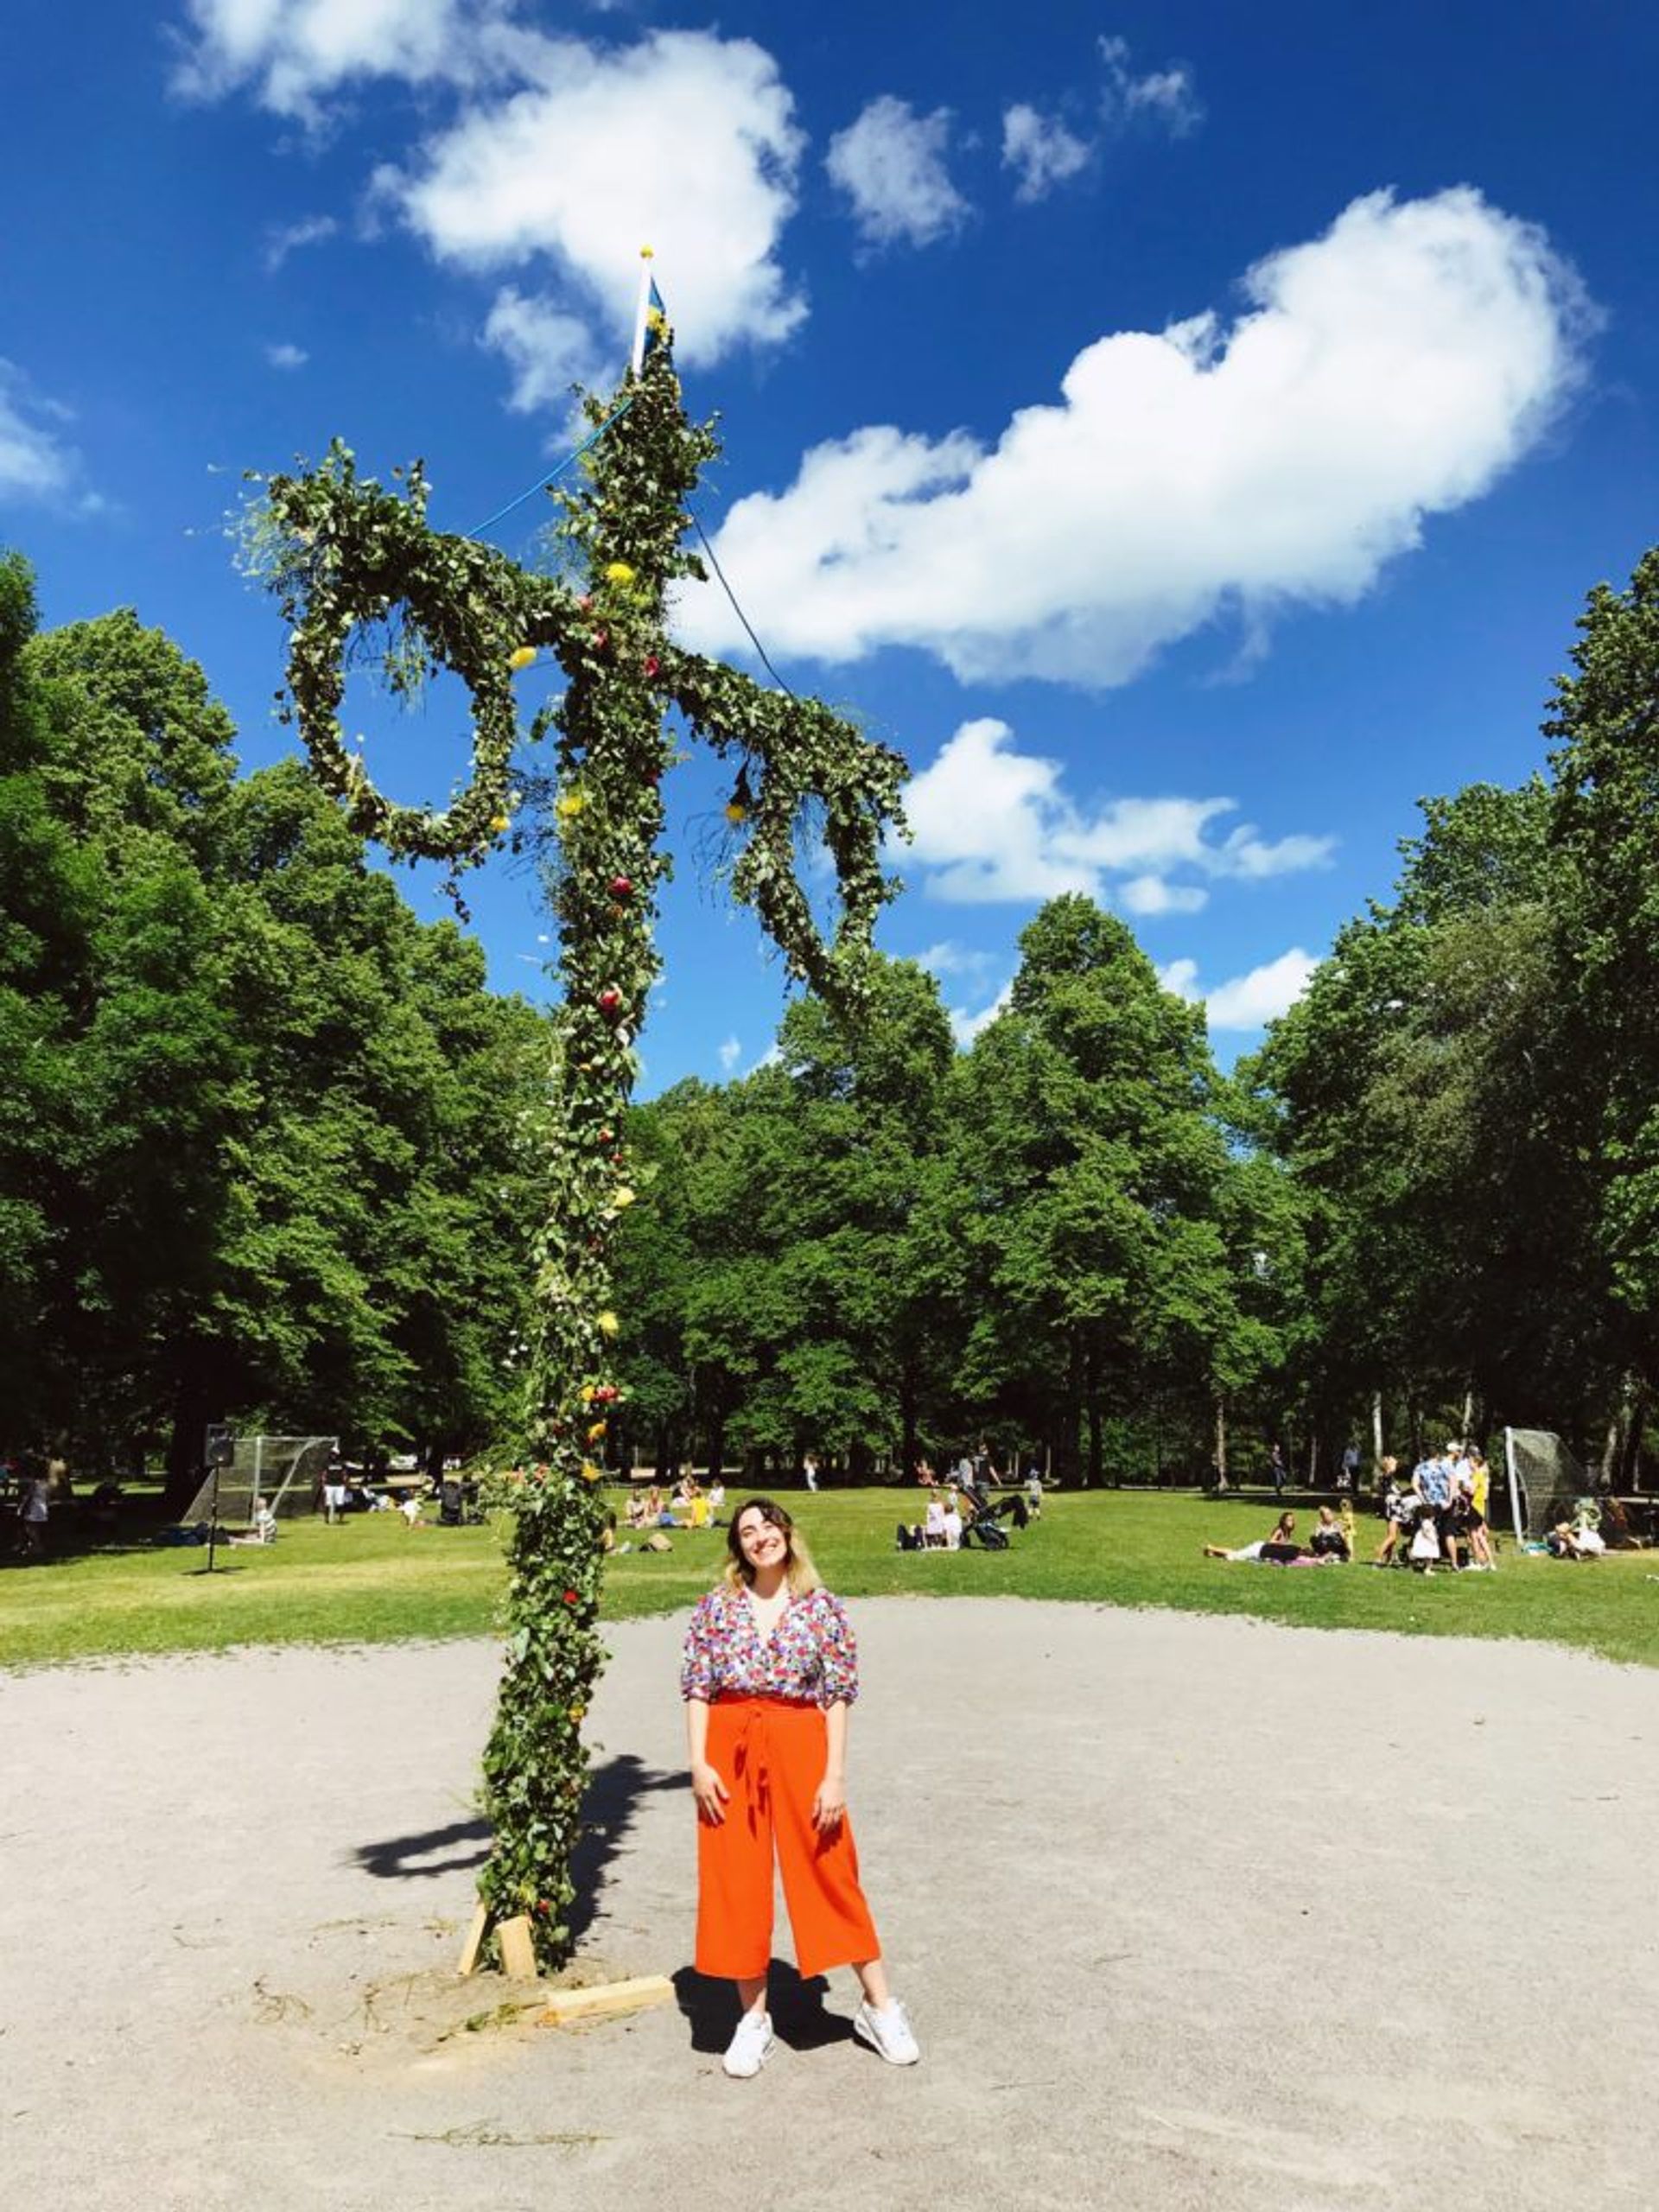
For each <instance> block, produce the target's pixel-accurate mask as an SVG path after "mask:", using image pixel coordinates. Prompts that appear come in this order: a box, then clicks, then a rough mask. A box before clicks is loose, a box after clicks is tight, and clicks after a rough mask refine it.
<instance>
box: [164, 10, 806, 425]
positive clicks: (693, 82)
mask: <svg viewBox="0 0 1659 2212" xmlns="http://www.w3.org/2000/svg"><path fill="white" fill-rule="evenodd" d="M189 8H190V16H191V22H192V24H193V26H194V30H195V33H196V39H195V42H194V46H193V47H192V48H191V49H190V51H189V53H188V56H187V58H186V60H185V61H184V63H183V65H182V67H181V73H180V77H179V79H178V81H179V83H180V85H181V87H182V89H184V90H185V91H187V92H190V93H193V94H194V95H196V96H198V97H200V98H204V99H211V98H219V97H222V96H224V95H226V94H228V93H231V92H237V91H241V90H251V92H252V95H253V97H254V98H256V99H258V100H259V101H260V102H261V103H262V104H263V105H264V106H266V107H268V108H270V109H273V110H275V111H277V112H278V113H280V114H283V115H287V116H294V117H297V118H300V119H302V121H303V122H305V123H306V124H309V125H316V124H321V123H322V122H324V121H326V120H327V118H328V115H329V113H330V111H331V108H332V106H333V105H335V104H336V103H337V102H338V101H339V100H340V98H342V97H343V96H345V95H346V94H348V93H349V91H350V89H351V87H352V86H353V84H354V82H355V81H357V80H359V79H367V78H369V77H382V78H389V79H398V80H401V81H402V82H404V83H406V84H408V85H410V86H415V87H416V88H420V89H423V91H425V92H427V93H428V98H427V99H426V100H425V101H424V103H423V109H422V112H423V113H425V114H430V112H431V110H432V99H431V97H430V94H431V92H432V90H433V89H434V88H435V89H436V90H438V91H441V92H445V93H447V94H448V95H450V96H451V99H452V101H453V102H454V105H452V108H451V111H449V112H448V114H446V115H445V116H444V117H443V118H442V120H439V121H436V122H435V123H434V124H431V126H430V127H429V130H428V131H427V135H426V136H425V137H423V139H422V140H421V141H420V142H419V143H416V144H414V145H412V146H411V147H410V149H409V150H408V151H407V153H406V154H404V156H402V157H401V158H400V159H398V160H397V161H395V162H385V163H383V164H382V166H381V167H380V168H378V170H377V171H376V172H375V175H374V177H373V179H372V190H371V194H370V200H371V204H372V206H373V207H375V208H376V209H378V210H379V211H381V212H385V210H387V209H390V210H391V213H393V214H394V215H395V216H396V218H397V219H399V220H400V221H402V222H403V223H404V224H406V225H407V226H408V227H409V228H410V230H411V231H412V232H414V233H415V234H416V237H417V238H420V239H421V240H422V242H423V244H424V245H426V246H427V247H428V248H429V251H431V252H432V253H433V254H434V255H435V257H437V258H438V259H439V260H441V261H445V262H448V263H452V264H456V265H458V266H460V267H462V268H465V269H467V270H471V271H473V272H474V273H476V274H480V275H484V276H497V277H500V276H505V275H506V274H509V273H511V274H512V275H514V276H518V277H521V280H522V281H521V282H520V283H518V284H515V285H512V286H509V287H506V288H505V289H499V290H498V291H497V294H496V296H495V300H494V304H493V308H492V310H491V313H490V315H489V317H488V320H487V322H486V340H487V342H489V343H491V344H492V345H493V346H497V347H498V348H499V350H500V351H501V352H502V353H504V354H505V358H506V359H507V362H508V364H509V365H510V367H511V369H512V376H513V398H512V404H514V405H515V406H518V407H530V406H539V405H542V404H544V403H545V402H547V401H549V400H554V401H556V402H557V403H558V404H563V400H564V397H565V392H566V387H567V385H569V381H570V379H571V377H572V376H573V374H575V373H578V372H587V373H588V374H589V375H593V374H600V373H603V360H602V359H601V354H603V355H604V357H605V358H608V357H609V356H610V355H611V354H612V353H618V354H620V344H621V341H622V340H624V339H625V337H626V334H628V333H629V332H630V331H631V329H632V320H633V312H634V298H635V277H634V272H635V270H637V269H638V266H639V260H638V256H639V248H640V247H641V246H642V245H652V247H653V248H654V249H655V250H656V252H657V254H658V264H657V265H658V269H659V270H662V271H663V278H662V283H663V289H664V293H665V294H666V296H667V299H668V304H669V309H670V312H671V315H674V316H675V317H676V318H677V334H678V339H679V350H680V354H681V357H682V359H683V360H685V361H686V362H687V363H688V364H690V365H691V366H693V367H697V366H702V365H706V364H708V363H710V362H713V361H715V360H717V359H720V358H721V357H722V356H723V355H724V354H726V353H729V352H731V351H732V350H733V349H734V348H735V347H737V346H742V345H753V346H773V345H777V344H779V343H781V342H782V341H783V340H785V339H786V338H787V337H788V336H789V335H790V334H791V332H792V331H793V330H795V329H796V328H797V327H798V326H799V324H800V323H801V322H802V321H804V317H805V315H806V312H807V310H806V303H805V301H804V299H803V298H802V296H800V294H799V293H798V290H796V289H793V288H792V287H791V284H790V283H789V281H788V278H787V277H786V275H785V270H784V269H783V267H782V265H781V264H780V263H779V260H778V258H777V257H776V247H777V244H778V240H779V234H780V233H781V232H782V230H783V227H784V226H785V223H786V222H787V221H788V219H789V218H790V217H791V214H792V213H794V210H795V205H796V179H797V176H798V170H799V167H800V161H801V156H802V152H803V150H804V145H805V140H804V137H803V135H802V133H801V132H800V130H798V128H797V126H796V123H795V119H794V102H793V99H791V94H790V92H789V91H788V89H787V87H786V86H785V85H784V83H783V81H782V79H780V77H779V73H778V69H777V65H776V63H775V62H774V61H773V60H772V56H771V55H770V54H767V53H766V52H765V51H764V50H763V49H762V48H760V47H759V46H757V45H755V44H754V43H753V41H750V40H747V39H721V38H720V37H719V36H717V35H715V33H713V32H711V31H652V32H648V33H646V34H645V35H643V36H640V37H639V38H637V39H635V40H634V41H632V43H630V44H626V45H618V46H604V47H601V46H599V45H589V44H588V43H586V42H584V41H582V40H580V39H575V38H569V37H548V36H544V35H542V34H541V33H540V32H538V31H536V30H531V29H523V28H521V27H520V26H519V25H518V22H516V21H515V20H514V19H515V17H516V16H517V14H518V0H189ZM337 228H338V226H337V224H336V222H335V219H334V218H333V217H332V216H318V217H313V218H310V219H308V220H306V221H304V222H301V223H296V224H293V225H290V226H287V227H286V228H285V229H279V230H277V231H275V232H272V233H271V234H270V238H269V239H268V242H267V246H266V251H265V261H266V266H267V268H270V269H276V268H278V267H280V266H281V264H282V262H283V260H284V259H285V258H286V257H287V255H288V254H289V253H291V252H293V251H296V248H298V247H300V246H302V245H310V244H313V243H315V242H316V241H318V240H320V239H321V238H326V237H330V236H332V235H334V232H335V230H336V229H337ZM612 365H613V366H614V365H620V361H617V362H613V364H612Z"/></svg>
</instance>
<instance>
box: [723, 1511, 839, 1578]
mask: <svg viewBox="0 0 1659 2212" xmlns="http://www.w3.org/2000/svg"><path fill="white" fill-rule="evenodd" d="M746 1513H758V1514H760V1517H761V1518H762V1520H764V1521H770V1522H771V1523H772V1527H773V1528H774V1529H778V1530H779V1533H780V1534H781V1535H782V1536H783V1539H784V1580H785V1582H786V1583H787V1584H788V1585H789V1594H790V1596H791V1598H804V1597H805V1595H806V1593H807V1592H808V1591H809V1590H822V1589H823V1576H822V1575H821V1574H820V1573H818V1570H817V1567H814V1566H813V1564H812V1554H811V1553H810V1551H808V1549H807V1548H806V1539H805V1537H804V1536H803V1535H802V1534H801V1532H800V1530H799V1529H798V1528H797V1527H796V1526H795V1523H794V1522H793V1521H791V1518H790V1516H789V1515H788V1514H787V1512H785V1510H784V1508H783V1507H782V1506H781V1505H779V1503H778V1502H777V1500H776V1499H775V1498H771V1497H746V1498H745V1499H744V1501H743V1503H742V1504H741V1505H740V1506H739V1507H738V1509H737V1510H736V1512H735V1513H734V1514H733V1516H732V1517H731V1521H730V1523H729V1524H728V1528H727V1530H726V1549H727V1551H728V1553H729V1554H730V1557H729V1558H728V1560H727V1562H726V1571H725V1573H724V1574H723V1575H722V1576H721V1580H722V1581H723V1582H724V1583H725V1584H726V1586H727V1587H728V1589H732V1590H747V1588H748V1586H749V1585H750V1584H751V1583H752V1582H753V1580H754V1570H753V1568H752V1567H750V1565H749V1562H748V1561H747V1560H746V1559H745V1558H744V1556H743V1545H742V1541H741V1538H740V1537H739V1535H738V1533H737V1531H738V1525H739V1523H740V1522H741V1520H742V1518H743V1516H744V1515H745V1514H746Z"/></svg>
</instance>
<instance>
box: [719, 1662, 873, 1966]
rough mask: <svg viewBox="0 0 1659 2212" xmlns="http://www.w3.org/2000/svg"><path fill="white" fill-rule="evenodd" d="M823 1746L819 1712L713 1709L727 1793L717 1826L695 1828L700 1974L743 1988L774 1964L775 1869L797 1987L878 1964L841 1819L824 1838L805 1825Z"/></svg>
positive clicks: (774, 1703)
mask: <svg viewBox="0 0 1659 2212" xmlns="http://www.w3.org/2000/svg"><path fill="white" fill-rule="evenodd" d="M826 1750H827V1743H826V1735H825V1727H824V1719H823V1713H821V1712H820V1711H819V1710H818V1708H817V1706H815V1705H790V1704H786V1703H785V1702H784V1701H783V1700H779V1699H777V1698H760V1697H741V1698H739V1697H733V1698H717V1699H715V1701H714V1703H713V1704H712V1705H710V1707H709V1750H708V1759H709V1765H710V1766H712V1767H713V1768H714V1769H715V1772H716V1773H717V1774H718V1775H719V1777H720V1778H721V1781H722V1782H723V1783H725V1784H726V1787H727V1789H728V1791H729V1792H730V1793H731V1794H730V1797H729V1800H728V1802H727V1804H726V1805H725V1806H724V1808H722V1809H723V1810H724V1813H725V1815H726V1817H725V1819H724V1820H723V1821H721V1823H720V1825H719V1826H718V1827H713V1826H711V1825H710V1824H709V1822H708V1821H704V1820H701V1819H700V1820H699V1821H698V1822H697V1948H696V1964H697V1972H698V1973H699V1974H717V1975H720V1976H721V1977H722V1978H723V1979H726V1980H734V1981H736V1980H747V1979H749V1978H751V1977H752V1976H754V1975H757V1974H765V1972H766V1967H767V1964H768V1962H769V1961H770V1960H771V1957H772V1862H773V1858H774V1855H775V1857H776V1860H777V1864H778V1866H779V1870H780V1872H782V1875H783V1878H784V1903H785V1905H786V1906H787V1907H788V1909H789V1924H790V1926H791V1929H793V1930H794V1933H795V1963H796V1965H797V1967H798V1968H799V1970H800V1973H801V1975H802V1978H803V1979H804V1980H810V1979H811V1977H812V1976H813V1975H814V1974H825V1973H827V1972H828V1971H829V1968H830V1967H842V1966H850V1965H852V1964H853V1963H854V1961H859V1962H862V1961H864V1960H866V1959H874V1958H879V1957H880V1951H881V1947H880V1943H879V1942H877V1941H876V1934H875V1923H874V1921H873V1920H872V1919H871V1917H870V1909H869V1907H868V1904H865V1902H864V1892H863V1891H862V1890H861V1888H860V1887H859V1883H858V1853H857V1851H856V1850H855V1847H854V1844H853V1832H852V1827H851V1826H850V1824H849V1821H848V1820H847V1818H846V1816H845V1815H842V1819H841V1821H840V1822H839V1824H838V1825H837V1826H836V1827H835V1828H833V1829H831V1831H830V1832H829V1834H828V1835H820V1834H819V1833H818V1832H817V1829H816V1828H815V1827H813V1825H812V1800H813V1798H814V1797H815V1796H817V1789H818V1784H819V1783H821V1782H822V1781H823V1762H824V1758H825V1756H826Z"/></svg>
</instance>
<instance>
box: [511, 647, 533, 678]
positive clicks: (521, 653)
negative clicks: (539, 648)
mask: <svg viewBox="0 0 1659 2212" xmlns="http://www.w3.org/2000/svg"><path fill="white" fill-rule="evenodd" d="M535 658H536V648H535V646H534V645H520V646H519V647H518V651H517V652H511V653H509V654H508V655H507V666H508V667H509V668H510V669H512V671H513V673H514V675H515V676H516V675H517V674H518V671H519V670H520V669H521V668H528V667H529V666H530V664H531V662H532V661H533V660H534V659H535Z"/></svg>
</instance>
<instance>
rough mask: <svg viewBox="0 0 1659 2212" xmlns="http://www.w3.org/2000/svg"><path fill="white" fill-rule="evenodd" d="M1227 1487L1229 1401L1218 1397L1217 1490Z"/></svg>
mask: <svg viewBox="0 0 1659 2212" xmlns="http://www.w3.org/2000/svg"><path fill="white" fill-rule="evenodd" d="M1226 1487H1227V1401H1226V1399H1225V1398H1224V1397H1222V1396H1221V1395H1220V1394H1219V1393H1217V1397H1216V1488H1217V1490H1218V1491H1221V1490H1225V1489H1226Z"/></svg>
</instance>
